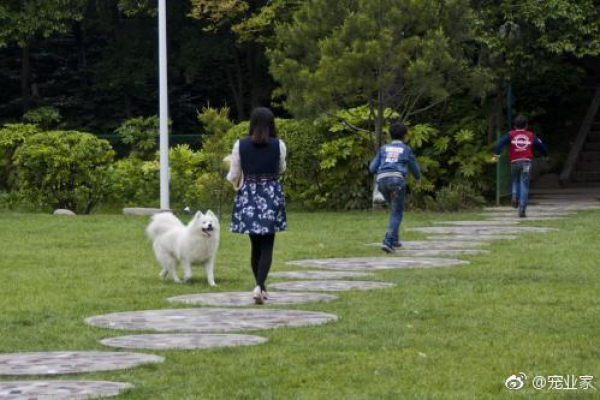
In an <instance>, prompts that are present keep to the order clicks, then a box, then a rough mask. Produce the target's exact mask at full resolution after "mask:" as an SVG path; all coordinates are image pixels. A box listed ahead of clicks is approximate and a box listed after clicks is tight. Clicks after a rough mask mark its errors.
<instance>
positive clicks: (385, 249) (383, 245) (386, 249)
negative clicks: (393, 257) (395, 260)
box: [381, 242, 394, 254]
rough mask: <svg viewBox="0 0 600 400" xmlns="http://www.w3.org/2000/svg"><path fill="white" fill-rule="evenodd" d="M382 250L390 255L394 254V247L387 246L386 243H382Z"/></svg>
mask: <svg viewBox="0 0 600 400" xmlns="http://www.w3.org/2000/svg"><path fill="white" fill-rule="evenodd" d="M381 250H383V251H385V252H386V253H388V254H390V253H393V252H394V247H393V246H392V245H389V244H387V243H386V242H383V243H381Z"/></svg>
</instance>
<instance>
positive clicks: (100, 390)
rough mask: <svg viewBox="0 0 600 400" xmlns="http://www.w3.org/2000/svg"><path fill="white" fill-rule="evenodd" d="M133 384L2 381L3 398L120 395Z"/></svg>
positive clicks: (41, 399) (0, 394) (44, 399)
mask: <svg viewBox="0 0 600 400" xmlns="http://www.w3.org/2000/svg"><path fill="white" fill-rule="evenodd" d="M132 388H133V385H130V384H129V383H120V382H103V381H11V382H0V399H2V400H75V399H77V400H80V399H94V398H97V397H113V396H118V395H119V394H121V393H122V392H124V391H126V390H129V389H132Z"/></svg>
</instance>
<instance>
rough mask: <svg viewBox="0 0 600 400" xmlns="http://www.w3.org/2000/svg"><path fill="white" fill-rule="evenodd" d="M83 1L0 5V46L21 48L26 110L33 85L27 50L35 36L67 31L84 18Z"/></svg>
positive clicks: (16, 0) (18, 0) (19, 0)
mask: <svg viewBox="0 0 600 400" xmlns="http://www.w3.org/2000/svg"><path fill="white" fill-rule="evenodd" d="M84 3H85V0H5V1H4V4H3V5H0V47H3V46H6V45H7V44H8V43H12V42H15V43H17V44H18V45H19V47H20V48H21V49H22V66H21V96H22V101H23V109H24V111H27V110H28V109H29V103H30V99H31V96H32V94H33V95H35V94H36V93H35V89H32V87H33V88H35V86H34V85H33V83H34V82H33V81H32V69H31V61H30V48H31V45H32V42H33V41H34V39H35V38H36V37H38V36H42V37H49V36H51V35H53V34H55V33H65V32H67V31H68V30H69V29H70V28H71V25H72V23H73V21H78V20H81V18H82V17H83V6H84Z"/></svg>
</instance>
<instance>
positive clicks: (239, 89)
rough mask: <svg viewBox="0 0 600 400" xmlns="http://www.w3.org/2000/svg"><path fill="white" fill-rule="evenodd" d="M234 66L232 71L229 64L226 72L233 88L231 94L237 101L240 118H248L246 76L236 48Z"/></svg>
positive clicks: (236, 105) (230, 86)
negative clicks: (243, 73)
mask: <svg viewBox="0 0 600 400" xmlns="http://www.w3.org/2000/svg"><path fill="white" fill-rule="evenodd" d="M232 51H233V54H234V56H233V61H234V63H233V67H234V68H235V71H232V66H231V65H228V66H227V67H226V68H225V73H226V75H227V83H228V84H229V88H230V89H231V94H232V95H233V101H234V102H235V108H236V110H237V117H238V120H240V121H241V120H244V119H246V112H245V109H244V77H243V75H242V68H241V66H240V62H239V59H238V57H237V54H236V50H235V49H233V50H232Z"/></svg>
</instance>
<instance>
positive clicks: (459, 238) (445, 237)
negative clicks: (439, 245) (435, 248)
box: [427, 233, 518, 245]
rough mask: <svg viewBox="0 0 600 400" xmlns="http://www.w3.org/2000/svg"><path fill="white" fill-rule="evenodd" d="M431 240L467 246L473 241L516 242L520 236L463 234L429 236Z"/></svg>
mask: <svg viewBox="0 0 600 400" xmlns="http://www.w3.org/2000/svg"><path fill="white" fill-rule="evenodd" d="M427 239H429V240H454V241H464V242H466V243H467V245H470V244H471V241H472V240H486V241H491V240H515V239H518V236H514V235H477V234H474V233H469V234H467V233H463V234H460V235H435V236H427Z"/></svg>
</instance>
